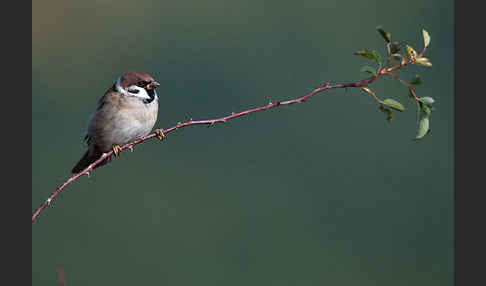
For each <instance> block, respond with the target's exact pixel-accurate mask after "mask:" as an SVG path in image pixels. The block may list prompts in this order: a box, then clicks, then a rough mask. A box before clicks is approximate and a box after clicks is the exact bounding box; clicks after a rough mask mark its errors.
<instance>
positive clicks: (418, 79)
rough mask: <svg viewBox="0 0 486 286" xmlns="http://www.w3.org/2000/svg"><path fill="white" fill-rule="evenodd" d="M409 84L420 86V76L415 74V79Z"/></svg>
mask: <svg viewBox="0 0 486 286" xmlns="http://www.w3.org/2000/svg"><path fill="white" fill-rule="evenodd" d="M410 84H412V85H419V84H422V78H420V76H419V75H418V74H417V75H415V77H414V78H413V79H412V81H410Z"/></svg>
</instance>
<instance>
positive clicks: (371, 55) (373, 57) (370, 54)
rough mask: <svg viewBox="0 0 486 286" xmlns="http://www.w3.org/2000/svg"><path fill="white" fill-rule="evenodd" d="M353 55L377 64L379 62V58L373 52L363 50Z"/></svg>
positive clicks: (375, 52)
mask: <svg viewBox="0 0 486 286" xmlns="http://www.w3.org/2000/svg"><path fill="white" fill-rule="evenodd" d="M354 54H355V55H357V56H362V57H365V58H367V59H370V60H373V61H375V62H377V63H380V62H381V56H380V54H379V53H378V52H377V51H375V50H369V49H364V50H360V51H357V52H356V53H354Z"/></svg>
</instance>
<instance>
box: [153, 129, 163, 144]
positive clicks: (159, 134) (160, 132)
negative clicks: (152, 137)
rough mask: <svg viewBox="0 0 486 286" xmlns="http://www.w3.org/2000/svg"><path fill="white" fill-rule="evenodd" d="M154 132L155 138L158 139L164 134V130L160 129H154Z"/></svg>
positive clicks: (161, 138)
mask: <svg viewBox="0 0 486 286" xmlns="http://www.w3.org/2000/svg"><path fill="white" fill-rule="evenodd" d="M155 134H156V135H157V138H159V140H160V141H162V140H164V138H165V134H164V131H162V129H157V130H155Z"/></svg>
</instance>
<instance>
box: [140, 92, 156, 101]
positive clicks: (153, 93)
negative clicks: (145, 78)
mask: <svg viewBox="0 0 486 286" xmlns="http://www.w3.org/2000/svg"><path fill="white" fill-rule="evenodd" d="M147 94H148V95H149V96H150V98H149V99H145V100H144V101H143V102H145V103H151V102H152V101H154V99H155V90H153V89H149V90H147Z"/></svg>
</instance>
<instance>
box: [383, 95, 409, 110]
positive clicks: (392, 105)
mask: <svg viewBox="0 0 486 286" xmlns="http://www.w3.org/2000/svg"><path fill="white" fill-rule="evenodd" d="M383 104H384V105H386V106H388V107H390V108H393V109H395V110H397V111H404V110H405V107H403V105H402V104H401V103H400V102H398V101H396V100H394V99H391V98H387V99H385V100H383Z"/></svg>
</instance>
